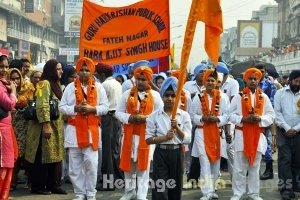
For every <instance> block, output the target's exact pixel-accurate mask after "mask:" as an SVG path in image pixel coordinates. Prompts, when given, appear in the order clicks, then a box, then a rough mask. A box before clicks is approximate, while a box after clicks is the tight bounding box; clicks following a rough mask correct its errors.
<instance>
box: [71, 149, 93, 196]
mask: <svg viewBox="0 0 300 200" xmlns="http://www.w3.org/2000/svg"><path fill="white" fill-rule="evenodd" d="M97 169H98V151H93V149H92V148H91V146H89V147H86V148H77V147H71V148H69V176H70V179H71V181H72V184H73V187H74V193H75V195H81V196H82V195H85V196H95V195H96V192H97V190H96V184H97Z"/></svg>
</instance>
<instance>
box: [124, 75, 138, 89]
mask: <svg viewBox="0 0 300 200" xmlns="http://www.w3.org/2000/svg"><path fill="white" fill-rule="evenodd" d="M134 84H135V78H134V76H133V77H132V78H131V79H128V80H126V81H124V83H123V84H122V92H123V93H124V92H125V91H127V90H129V89H131V88H132V87H133V85H134Z"/></svg>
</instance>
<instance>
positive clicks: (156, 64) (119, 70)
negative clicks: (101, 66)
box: [113, 57, 169, 76]
mask: <svg viewBox="0 0 300 200" xmlns="http://www.w3.org/2000/svg"><path fill="white" fill-rule="evenodd" d="M148 61H149V62H150V67H151V68H152V71H153V73H154V74H157V73H159V72H166V71H168V70H169V57H162V58H157V59H150V60H148ZM129 65H130V63H126V64H118V65H113V68H114V76H118V75H121V74H128V66H129Z"/></svg>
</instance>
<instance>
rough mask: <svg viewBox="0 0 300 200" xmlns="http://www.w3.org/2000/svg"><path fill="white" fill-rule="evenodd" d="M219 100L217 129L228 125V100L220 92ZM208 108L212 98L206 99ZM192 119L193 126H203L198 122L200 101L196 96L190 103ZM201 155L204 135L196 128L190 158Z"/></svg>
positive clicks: (200, 129)
mask: <svg viewBox="0 0 300 200" xmlns="http://www.w3.org/2000/svg"><path fill="white" fill-rule="evenodd" d="M220 95H221V99H220V111H219V113H220V115H219V116H218V118H219V119H220V122H219V123H218V127H221V126H224V125H225V124H227V123H228V117H229V116H228V105H229V99H228V97H227V96H226V95H225V94H224V93H222V92H221V94H220ZM208 102H209V107H211V104H212V98H211V97H209V98H208ZM191 112H192V113H191V115H192V119H193V122H194V124H195V125H198V126H203V124H204V123H203V122H202V121H200V119H202V107H201V101H200V99H199V97H198V95H197V96H195V98H194V99H193V103H192V111H191ZM201 154H205V155H206V152H205V146H204V135H203V129H202V128H197V129H196V131H195V138H194V145H193V149H192V156H194V157H199V156H200V155H201Z"/></svg>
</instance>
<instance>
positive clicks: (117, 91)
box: [102, 76, 122, 111]
mask: <svg viewBox="0 0 300 200" xmlns="http://www.w3.org/2000/svg"><path fill="white" fill-rule="evenodd" d="M102 86H103V87H104V89H105V92H106V96H107V99H108V105H109V111H112V110H116V108H117V104H118V102H119V101H120V99H121V97H122V86H121V84H120V83H119V82H118V81H117V80H116V79H114V78H113V77H112V76H111V77H108V78H107V79H105V81H104V82H103V83H102Z"/></svg>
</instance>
